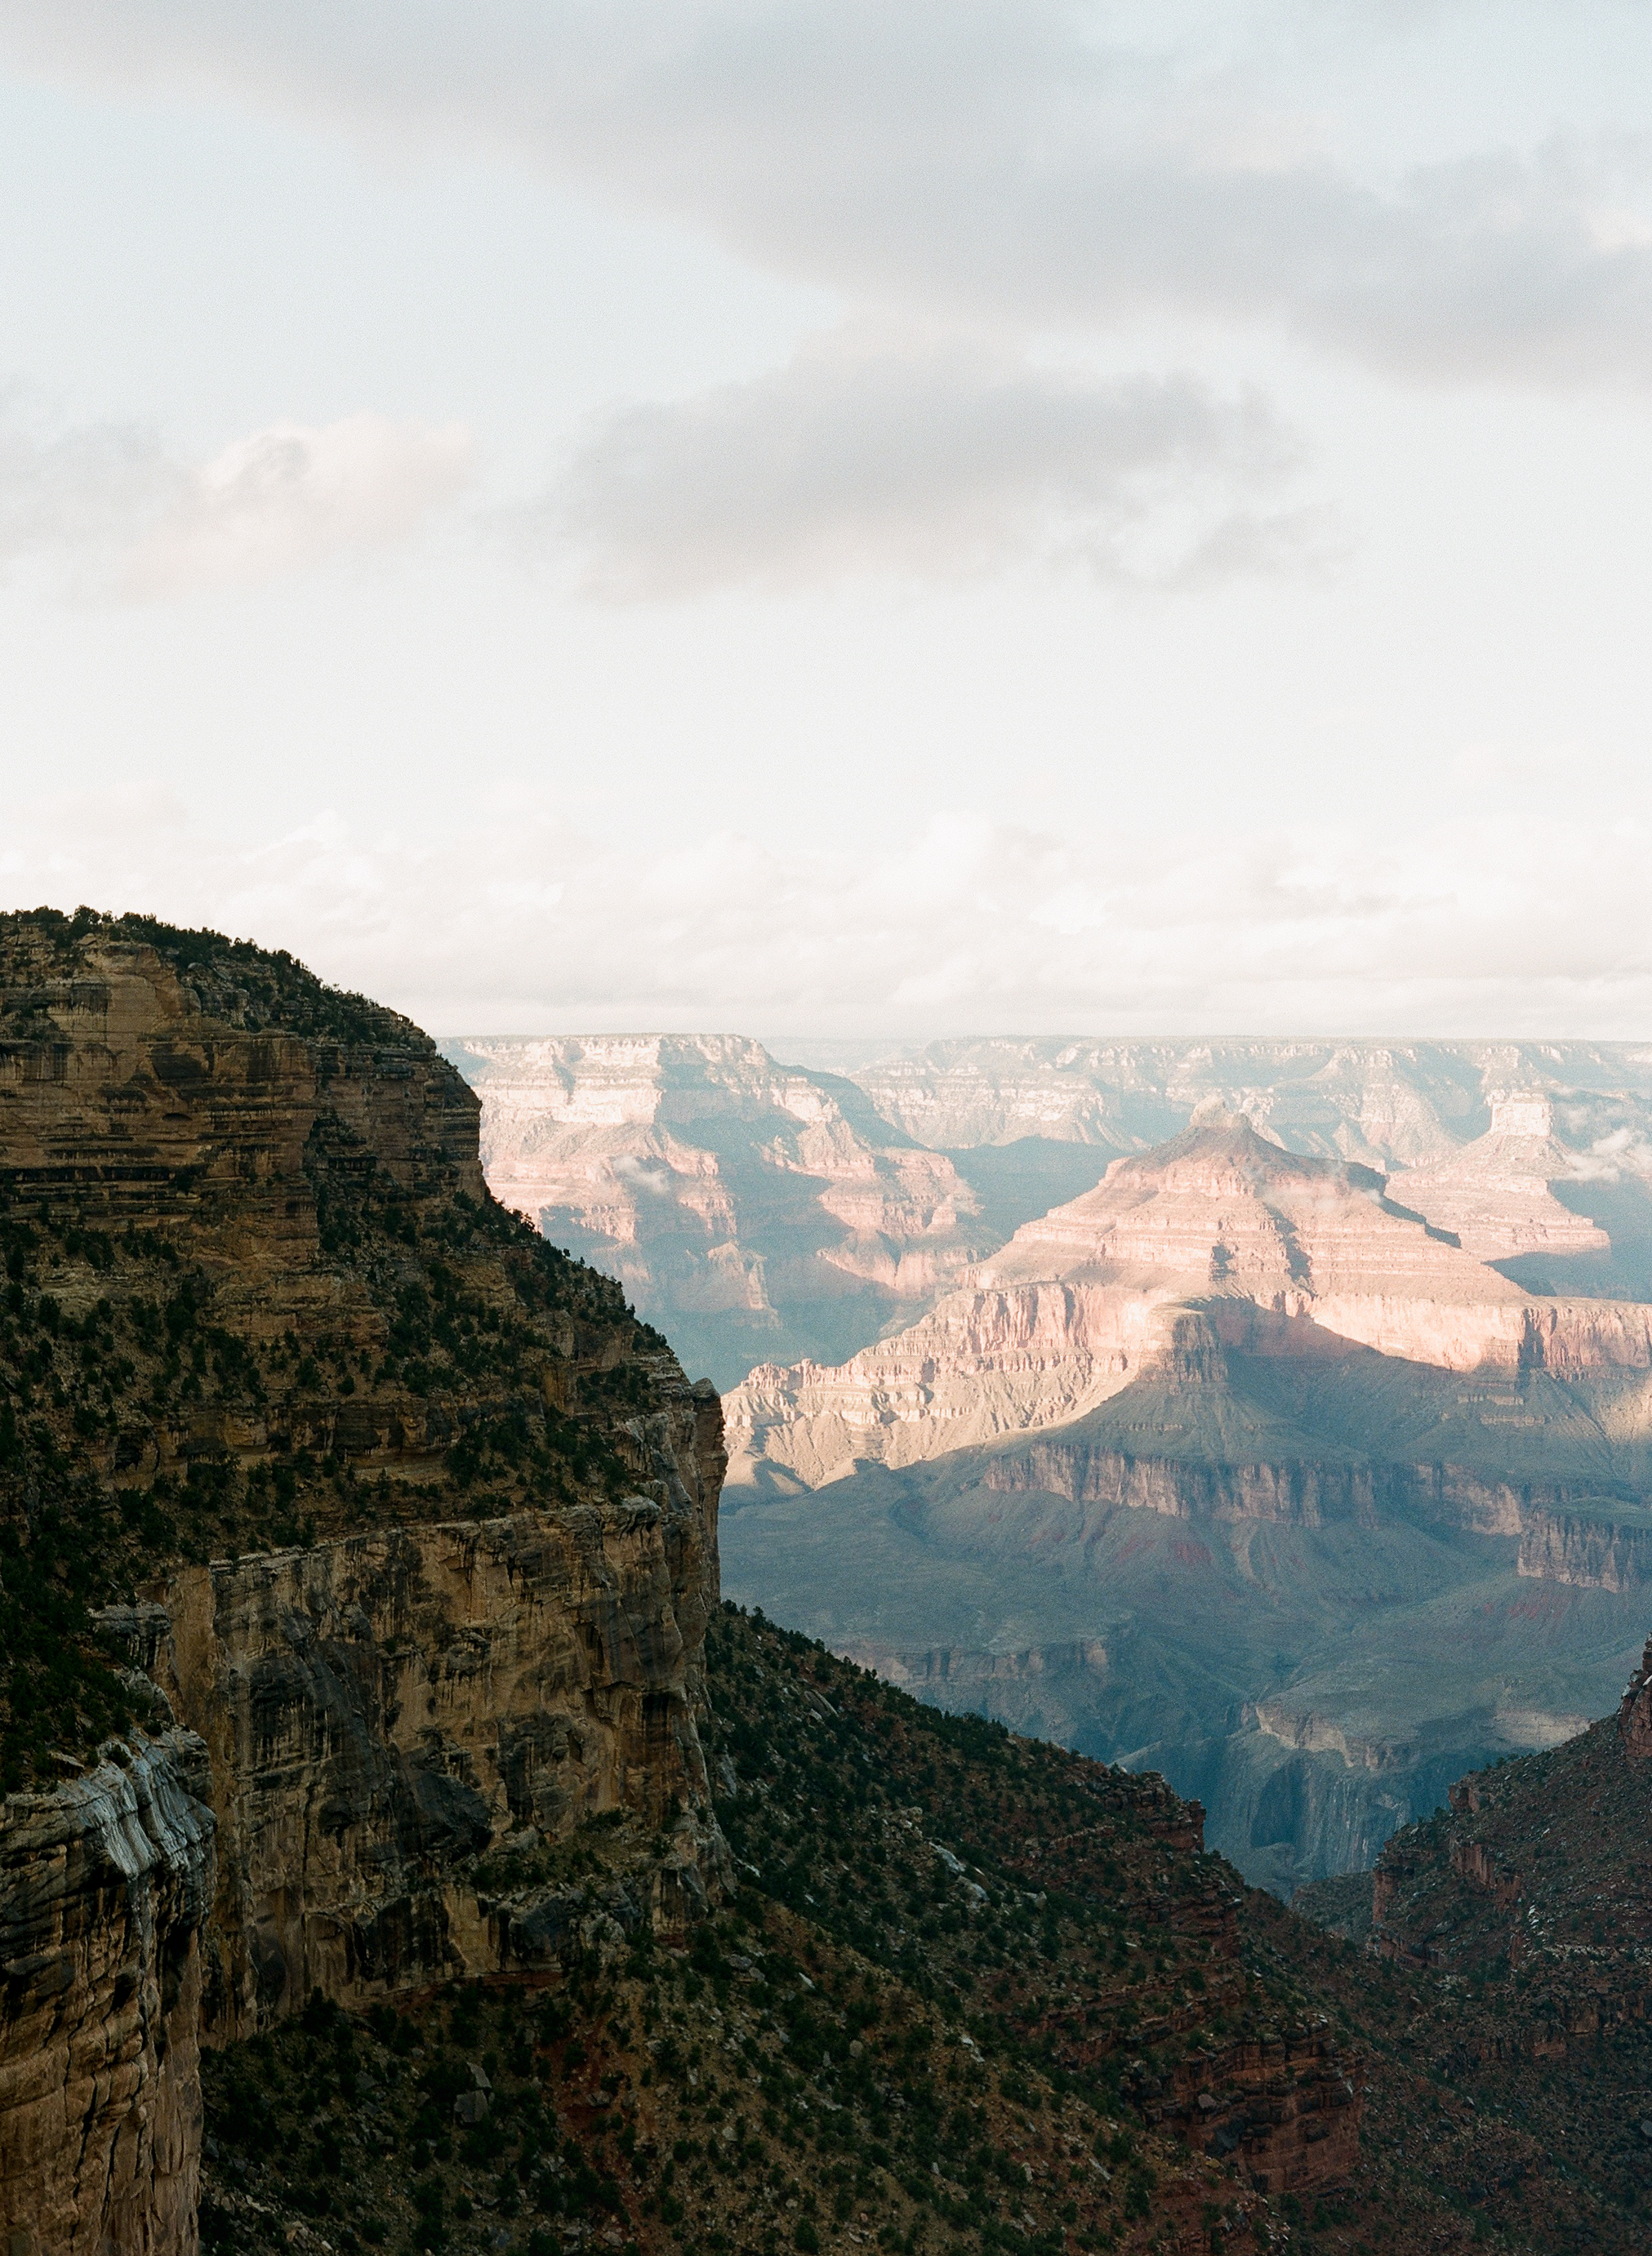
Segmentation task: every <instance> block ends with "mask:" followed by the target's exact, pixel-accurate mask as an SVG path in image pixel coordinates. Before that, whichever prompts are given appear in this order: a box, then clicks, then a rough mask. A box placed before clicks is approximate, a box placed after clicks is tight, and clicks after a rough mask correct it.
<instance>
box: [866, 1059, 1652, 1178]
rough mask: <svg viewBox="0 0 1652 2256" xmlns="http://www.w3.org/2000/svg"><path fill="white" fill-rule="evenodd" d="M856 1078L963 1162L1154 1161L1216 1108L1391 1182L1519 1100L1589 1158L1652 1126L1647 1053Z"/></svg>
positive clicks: (954, 1065) (1028, 1067)
mask: <svg viewBox="0 0 1652 2256" xmlns="http://www.w3.org/2000/svg"><path fill="white" fill-rule="evenodd" d="M847 1070H848V1072H849V1074H850V1075H851V1076H852V1078H853V1079H854V1081H855V1082H858V1083H859V1085H860V1086H861V1088H862V1089H864V1090H865V1091H866V1093H867V1095H868V1097H869V1098H870V1099H871V1101H872V1103H874V1104H875V1106H876V1108H877V1110H878V1111H879V1112H880V1113H881V1114H882V1117H884V1118H885V1119H887V1120H889V1121H893V1122H896V1123H898V1124H899V1125H900V1126H901V1127H903V1128H904V1129H905V1130H906V1131H907V1132H908V1133H909V1134H910V1135H912V1136H915V1137H916V1138H917V1139H918V1141H919V1142H921V1143H924V1144H929V1145H932V1146H936V1147H937V1148H939V1149H944V1150H952V1151H956V1150H958V1149H959V1148H960V1147H963V1146H970V1145H1011V1144H1013V1143H1015V1142H1016V1140H1017V1139H1021V1138H1025V1137H1040V1138H1053V1139H1070V1140H1072V1141H1073V1142H1077V1143H1084V1144H1093V1145H1095V1146H1100V1148H1101V1149H1102V1150H1104V1151H1108V1152H1113V1153H1128V1152H1139V1151H1144V1150H1146V1149H1148V1148H1149V1146H1153V1145H1155V1144H1161V1143H1163V1141H1164V1140H1165V1139H1167V1138H1168V1137H1170V1136H1174V1135H1176V1134H1177V1133H1178V1132H1180V1131H1181V1130H1182V1129H1184V1128H1185V1127H1187V1126H1188V1125H1189V1124H1190V1123H1191V1122H1192V1118H1193V1117H1194V1115H1195V1114H1196V1113H1197V1112H1198V1111H1199V1109H1200V1108H1201V1107H1202V1106H1206V1105H1209V1104H1213V1103H1215V1104H1220V1105H1221V1106H1223V1107H1225V1108H1226V1110H1228V1111H1230V1112H1243V1113H1245V1114H1247V1115H1248V1117H1250V1118H1251V1119H1253V1120H1254V1121H1255V1122H1256V1123H1257V1124H1258V1125H1259V1126H1260V1127H1261V1128H1262V1130H1263V1131H1264V1132H1265V1133H1267V1134H1269V1135H1270V1136H1272V1137H1274V1138H1275V1139H1276V1140H1277V1141H1278V1142H1279V1143H1281V1144H1283V1145H1284V1146H1288V1147H1289V1148H1290V1150H1291V1151H1295V1152H1306V1153H1317V1154H1318V1155H1319V1156H1320V1157H1321V1158H1325V1159H1342V1160H1358V1161H1360V1162H1361V1163H1362V1164H1363V1165H1365V1166H1367V1167H1377V1168H1380V1169H1381V1170H1382V1171H1383V1172H1384V1173H1389V1172H1391V1171H1393V1170H1395V1169H1397V1168H1401V1167H1414V1166H1419V1165H1424V1164H1430V1163H1432V1162H1434V1161H1437V1160H1449V1159H1450V1158H1451V1156H1452V1153H1454V1152H1455V1151H1456V1150H1457V1149H1458V1148H1459V1146H1462V1145H1464V1144H1466V1143H1467V1142H1469V1141H1470V1140H1471V1139H1473V1138H1475V1137H1478V1136H1480V1135H1482V1134H1483V1133H1484V1132H1486V1130H1487V1126H1488V1125H1489V1110H1490V1106H1491V1103H1492V1101H1493V1098H1494V1094H1495V1093H1496V1092H1499V1091H1508V1090H1513V1089H1522V1090H1530V1091H1533V1092H1535V1093H1536V1094H1538V1095H1540V1096H1543V1097H1544V1098H1546V1099H1548V1100H1550V1102H1552V1103H1553V1104H1554V1107H1555V1112H1556V1117H1557V1121H1558V1123H1559V1124H1560V1127H1561V1129H1562V1132H1563V1133H1564V1138H1565V1140H1566V1142H1567V1143H1568V1145H1569V1146H1571V1148H1573V1149H1576V1150H1585V1149H1587V1148H1588V1147H1589V1146H1591V1145H1592V1144H1593V1143H1595V1142H1597V1141H1599V1140H1602V1139H1612V1138H1616V1137H1621V1138H1623V1139H1625V1140H1628V1139H1636V1138H1638V1139H1645V1138H1646V1136H1647V1133H1648V1126H1649V1125H1652V1049H1649V1048H1648V1046H1647V1045H1646V1044H1645V1043H1634V1042H1558V1043H1538V1042H1393V1041H1348V1040H1314V1041H1304V1040H1290V1039H1274V1040H1227V1039H1217V1040H1208V1039H1206V1040H1177V1041H1155V1040H1113V1041H1098V1040H1068V1041H1062V1040H1032V1041H1030V1040H1009V1039H1002V1038H999V1039H990V1040H955V1041H940V1042H931V1043H928V1044H925V1045H924V1046H922V1047H917V1048H913V1049H907V1050H892V1051H891V1052H890V1053H889V1054H888V1055H886V1056H884V1057H882V1058H881V1059H877V1060H875V1061H870V1062H867V1063H857V1064H854V1065H853V1066H851V1067H849V1068H847Z"/></svg>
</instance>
